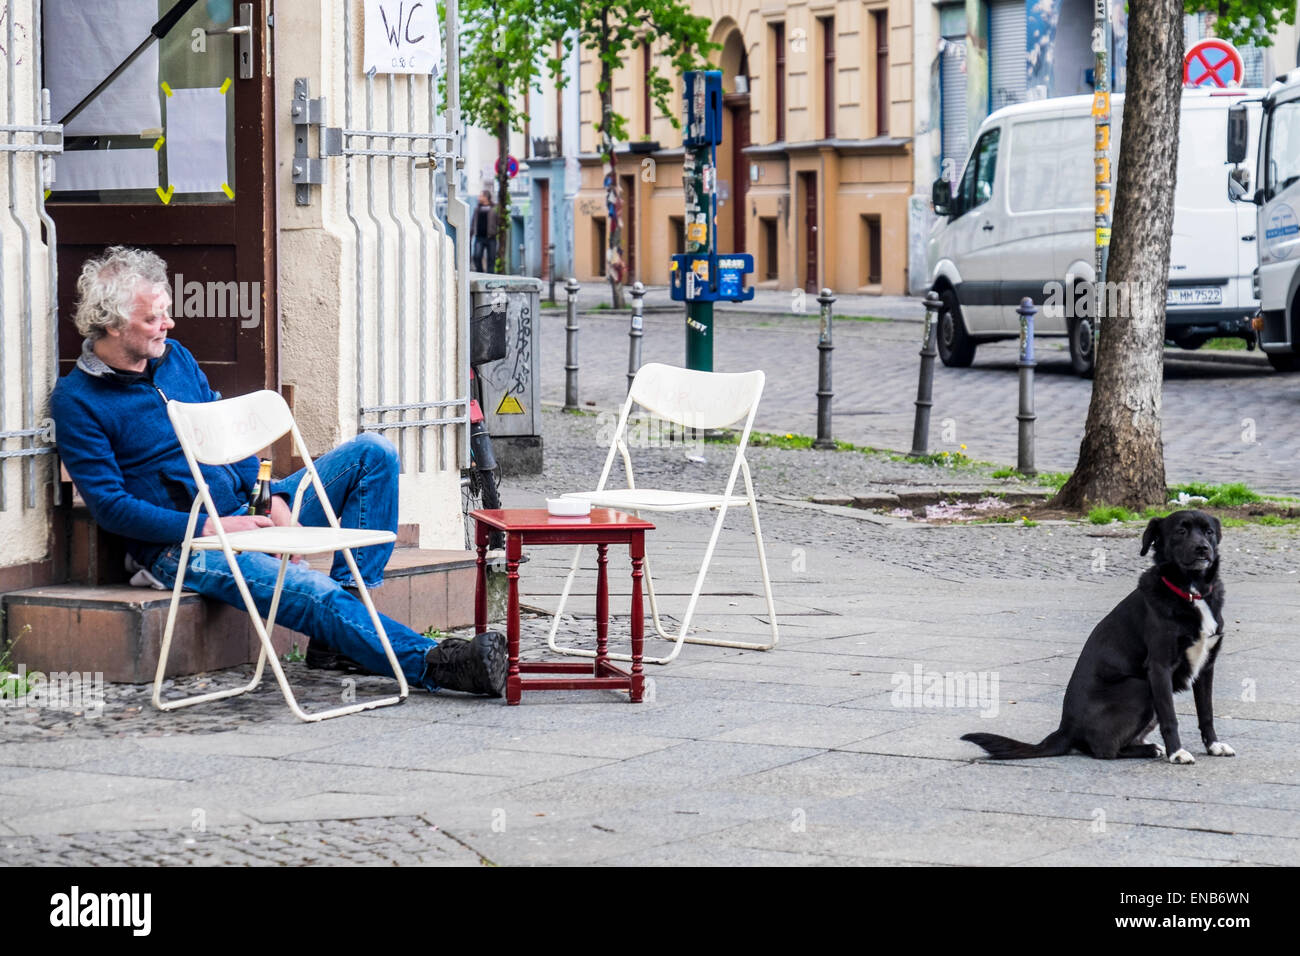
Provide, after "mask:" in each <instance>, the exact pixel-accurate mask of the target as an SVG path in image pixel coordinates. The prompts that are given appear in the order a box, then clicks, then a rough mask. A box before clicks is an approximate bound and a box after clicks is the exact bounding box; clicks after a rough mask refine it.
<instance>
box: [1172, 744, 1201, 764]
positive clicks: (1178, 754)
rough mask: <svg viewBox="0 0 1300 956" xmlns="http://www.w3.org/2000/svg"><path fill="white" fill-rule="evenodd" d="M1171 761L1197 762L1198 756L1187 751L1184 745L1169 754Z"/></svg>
mask: <svg viewBox="0 0 1300 956" xmlns="http://www.w3.org/2000/svg"><path fill="white" fill-rule="evenodd" d="M1169 762H1170V763H1196V758H1195V757H1193V756H1192V755H1191V754H1189V753H1188V752H1187V750H1186V749H1185V748H1183V747H1179V748H1178V749H1177V750H1175V751H1174V752H1173V753H1171V754H1170V755H1169Z"/></svg>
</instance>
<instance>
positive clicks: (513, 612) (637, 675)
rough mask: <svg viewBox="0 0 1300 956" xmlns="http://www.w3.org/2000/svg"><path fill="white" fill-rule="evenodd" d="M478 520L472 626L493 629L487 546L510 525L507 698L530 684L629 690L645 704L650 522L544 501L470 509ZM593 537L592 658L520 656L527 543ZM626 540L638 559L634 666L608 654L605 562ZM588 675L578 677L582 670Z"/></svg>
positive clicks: (636, 700) (515, 700)
mask: <svg viewBox="0 0 1300 956" xmlns="http://www.w3.org/2000/svg"><path fill="white" fill-rule="evenodd" d="M470 517H471V518H473V519H474V522H475V542H476V544H477V545H478V578H477V580H476V582H475V585H474V630H475V631H476V632H477V633H480V634H481V633H482V632H483V631H484V630H486V629H487V623H488V621H487V546H488V536H489V535H490V533H491V532H492V530H493V529H495V530H497V531H503V532H505V536H506V576H507V578H508V580H509V597H508V603H507V609H506V639H507V640H508V641H509V645H510V670H509V672H508V674H507V676H506V703H507V704H518V703H519V699H520V697H521V695H522V693H523V692H524V691H526V690H528V691H533V690H593V689H604V690H625V691H627V692H628V694H629V695H630V697H631V700H632V703H634V704H639V703H640V702H641V695H642V693H643V692H644V689H645V675H644V673H643V668H642V664H641V656H642V645H643V643H644V642H643V633H642V632H643V630H644V625H645V622H644V620H643V616H642V610H641V576H642V571H641V563H642V561H644V559H645V533H646V532H647V531H653V530H654V525H653V524H651V523H650V522H649V521H643V520H642V519H640V518H636V517H633V516H632V515H629V514H624V513H623V512H621V511H610V510H609V509H607V508H593V509H592V511H591V514H589V515H587V516H585V517H582V518H557V517H554V516H553V515H551V514H550V512H548V511H547V510H546V509H545V508H497V509H491V510H489V509H484V510H481V511H475V512H472V513H471V514H470ZM525 543H526V544H529V545H542V544H594V545H595V546H596V659H595V662H594V664H586V663H580V662H576V661H528V662H525V663H522V664H521V663H520V662H519V561H520V558H521V557H522V556H523V551H524V545H525ZM611 544H626V545H627V547H628V553H629V555H630V556H631V558H632V607H631V615H632V670H631V672H628V671H625V670H623V669H622V668H620V667H616V666H615V665H614V664H613V663H612V662H611V661H610V660H609V657H608V656H607V655H608V653H609V650H608V647H607V645H606V638H607V636H608V632H609V581H608V577H607V575H606V571H605V566H606V564H607V563H608V561H609V554H608V552H609V546H610V545H611ZM524 674H565V675H574V676H566V677H546V678H537V677H532V678H525V677H523V676H522V675H524ZM579 674H583V675H590V676H583V677H578V676H576V675H579Z"/></svg>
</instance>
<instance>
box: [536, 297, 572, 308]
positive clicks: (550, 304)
mask: <svg viewBox="0 0 1300 956" xmlns="http://www.w3.org/2000/svg"><path fill="white" fill-rule="evenodd" d="M565 305H567V303H565V302H547V301H546V300H545V299H543V300H542V308H543V309H562V308H564V307H565Z"/></svg>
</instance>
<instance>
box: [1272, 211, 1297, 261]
mask: <svg viewBox="0 0 1300 956" xmlns="http://www.w3.org/2000/svg"><path fill="white" fill-rule="evenodd" d="M1298 233H1300V222H1297V221H1296V215H1295V210H1294V209H1292V208H1291V207H1290V206H1288V205H1287V204H1286V203H1281V204H1279V205H1278V206H1275V207H1274V208H1273V210H1272V212H1270V213H1269V216H1268V222H1267V223H1265V224H1264V248H1265V249H1267V250H1268V254H1269V255H1270V256H1271V257H1273V258H1274V259H1287V258H1290V256H1291V253H1292V252H1293V251H1294V250H1295V247H1296V240H1297V239H1300V235H1297V234H1298Z"/></svg>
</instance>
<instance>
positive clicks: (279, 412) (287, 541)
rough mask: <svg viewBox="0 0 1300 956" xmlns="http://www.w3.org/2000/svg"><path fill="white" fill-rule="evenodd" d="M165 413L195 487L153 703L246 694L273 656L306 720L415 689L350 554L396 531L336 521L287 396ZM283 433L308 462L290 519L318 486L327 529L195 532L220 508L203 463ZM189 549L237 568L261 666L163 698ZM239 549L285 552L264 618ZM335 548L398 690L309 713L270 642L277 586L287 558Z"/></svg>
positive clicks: (384, 702)
mask: <svg viewBox="0 0 1300 956" xmlns="http://www.w3.org/2000/svg"><path fill="white" fill-rule="evenodd" d="M167 414H168V416H170V418H171V421H172V426H173V427H174V428H175V429H176V437H177V438H178V439H180V443H181V449H182V450H183V451H184V452H185V459H186V461H188V462H189V465H190V472H191V474H193V476H194V482H195V485H196V486H197V487H198V493H197V494H196V495H195V496H194V506H193V507H192V508H190V520H189V524H188V525H187V526H186V528H185V542H184V544H183V545H182V546H181V557H180V568H179V570H178V571H177V574H176V586H175V587H173V588H172V600H171V608H170V609H169V610H168V612H167V628H166V630H165V631H164V632H163V642H162V653H161V654H160V655H159V657H158V673H157V675H156V676H155V677H154V685H153V702H154V706H155V707H157V708H158V709H159V710H175V709H176V708H178V707H190V706H192V705H194V704H202V703H204V702H205V701H210V700H220V699H221V698H223V697H234V696H235V695H237V694H245V693H247V692H248V691H250V690H252V689H253V688H255V687H257V685H258V684H260V683H261V682H262V670H263V667H264V665H265V664H266V662H267V661H268V660H269V661H270V662H271V669H272V670H273V671H274V672H275V677H276V680H277V681H279V683H280V689H281V690H282V691H283V692H284V699H285V701H286V702H288V704H289V709H290V710H292V711H293V712H294V714H295V715H296V716H298V717H299V718H300V719H301V720H308V721H315V720H325V719H327V718H330V717H341V716H343V715H344V714H355V713H357V712H358V711H362V710H372V709H373V708H375V707H386V706H388V705H389V704H398V703H401V702H402V701H403V700H405V699H406V696H407V694H408V693H409V690H410V689H409V688H408V687H407V683H406V676H405V675H404V674H403V673H402V669H401V667H400V665H398V663H397V656H396V655H395V654H394V653H393V647H392V645H391V644H390V643H389V642H388V634H387V633H386V632H385V631H384V625H383V622H382V621H380V619H379V613H378V612H377V611H376V610H375V606H374V604H373V603H372V602H371V600H370V593H369V592H368V591H367V590H366V583H365V581H363V580H362V578H361V572H360V571H358V570H357V563H356V561H355V560H354V559H353V557H352V549H353V548H364V547H367V546H369V545H373V544H387V543H389V542H392V541H395V540H396V539H397V536H396V535H395V534H393V533H392V532H391V531H367V530H359V529H350V528H340V527H339V520H338V518H337V517H336V516H335V514H334V509H333V508H332V507H331V506H330V501H329V497H328V496H327V495H326V494H325V489H324V487H323V486H322V485H321V480H320V475H318V474H317V472H316V466H315V465H313V464H312V460H311V456H310V455H309V454H308V453H307V446H306V444H305V443H304V442H303V440H302V435H301V434H299V432H298V426H297V425H296V424H295V423H294V420H293V414H292V413H291V412H290V411H289V406H288V405H286V404H285V401H284V399H283V398H281V397H280V396H279V395H278V394H276V393H275V392H269V391H262V392H254V393H252V394H251V395H241V396H240V397H238V398H228V399H226V400H224V401H219V402H204V403H198V404H186V403H184V402H176V401H170V402H168V403H167ZM286 432H289V433H291V434H292V435H293V444H294V450H295V451H296V453H297V454H298V455H299V457H301V458H302V460H303V463H304V465H305V466H306V469H307V473H306V475H304V476H303V480H302V481H301V482H299V483H298V489H297V491H296V492H295V494H294V496H293V510H292V516H293V520H294V521H295V522H296V521H297V520H298V513H299V510H300V509H301V507H302V500H303V495H304V494H305V493H306V491H307V488H308V486H309V485H310V486H312V487H314V488H315V489H316V495H317V497H318V500H319V501H320V505H321V507H322V509H324V511H325V517H326V518H327V519H328V520H329V526H328V527H324V528H303V527H298V526H296V525H291V526H284V527H271V528H257V529H255V530H252V531H233V532H226V531H225V530H224V529H223V528H222V527H221V525H220V523H219V522H218V523H217V533H216V534H210V535H206V536H203V537H197V538H196V537H195V536H194V531H195V528H194V525H195V523H196V521H197V519H198V515H199V509H200V508H204V509H206V511H207V513H208V514H209V515H213V516H215V515H216V514H217V508H216V505H215V504H213V501H212V495H211V492H210V491H209V490H208V485H207V482H206V481H204V479H203V471H202V469H201V468H200V467H199V466H200V464H205V465H229V464H232V463H234V462H237V461H242V460H243V459H245V458H247V457H248V456H249V455H252V454H254V453H255V452H256V451H257V450H258V449H260V448H265V447H266V446H267V445H269V444H271V442H273V441H275V440H276V439H277V438H279V437H281V436H282V435H284V434H285V433H286ZM191 551H220V552H222V553H223V554H224V555H225V557H226V562H227V563H228V564H229V565H230V569H231V571H232V572H233V573H234V578H235V585H236V586H237V587H238V588H239V593H240V595H241V596H242V597H243V599H244V606H245V607H246V608H247V610H248V614H249V617H250V618H251V619H252V621H253V628H254V630H256V631H257V636H258V639H259V640H260V641H261V643H262V652H261V654H260V655H259V656H258V659H257V670H256V671H255V672H254V674H253V679H252V680H251V681H249V682H248V683H247V684H246V685H243V686H240V687H235V688H232V689H230V690H220V691H214V692H212V693H208V694H198V695H195V696H192V697H183V698H179V699H175V700H167V701H164V700H163V699H162V685H163V675H164V674H165V673H166V671H167V656H168V654H169V652H170V651H171V643H172V632H173V630H174V628H175V625H176V608H177V606H178V605H179V603H180V598H181V589H182V588H183V586H184V584H185V571H186V569H187V568H188V566H189V561H190V552H191ZM241 551H253V552H259V553H262V554H278V555H280V572H279V574H278V575H277V577H276V580H275V592H274V594H273V596H272V598H271V608H270V613H269V614H268V615H267V618H266V620H265V621H263V620H262V616H261V614H259V613H258V610H257V605H256V604H255V603H254V602H253V597H252V595H251V594H250V593H249V591H248V583H247V582H246V581H245V580H244V575H243V573H242V572H241V571H240V568H239V564H238V563H237V562H236V561H235V554H236V552H241ZM334 551H342V552H343V557H344V559H345V560H346V561H347V563H348V569H349V570H350V571H351V572H352V579H353V581H355V582H356V587H357V593H358V595H359V596H360V598H361V600H362V601H363V602H364V603H365V605H366V610H367V611H369V612H370V619H371V621H373V622H374V625H375V632H376V633H377V634H378V635H379V640H380V642H381V643H382V644H383V646H384V653H385V654H387V655H388V663H389V664H390V665H392V668H393V674H394V675H395V676H396V677H397V685H398V694H397V696H396V697H383V698H376V699H374V700H367V701H364V702H362V703H356V704H349V705H347V706H344V707H336V708H334V709H332V710H325V711H321V712H319V713H314V714H309V713H307V712H305V711H304V710H303V709H302V708H301V707H299V706H298V701H297V699H296V698H295V697H294V694H293V691H292V690H291V689H290V687H289V681H288V680H287V679H286V678H285V676H284V668H282V667H281V666H280V659H279V657H278V656H277V655H276V653H275V648H274V647H273V646H272V644H271V631H272V629H273V628H274V627H275V613H276V610H277V609H278V608H279V605H280V592H281V589H282V588H283V587H284V575H285V571H286V569H287V568H288V566H289V559H290V557H291V556H292V555H295V554H304V555H305V554H326V553H330V552H334Z"/></svg>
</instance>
